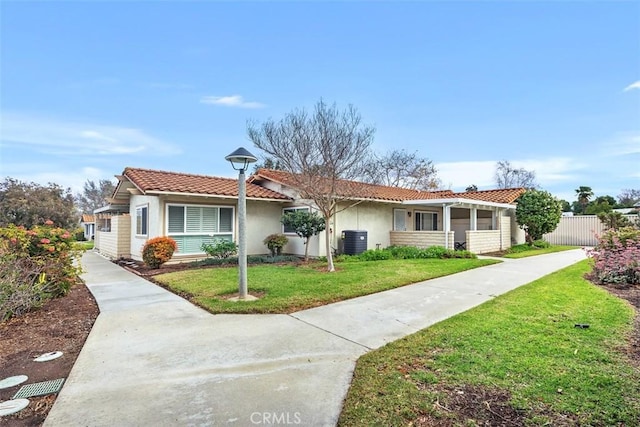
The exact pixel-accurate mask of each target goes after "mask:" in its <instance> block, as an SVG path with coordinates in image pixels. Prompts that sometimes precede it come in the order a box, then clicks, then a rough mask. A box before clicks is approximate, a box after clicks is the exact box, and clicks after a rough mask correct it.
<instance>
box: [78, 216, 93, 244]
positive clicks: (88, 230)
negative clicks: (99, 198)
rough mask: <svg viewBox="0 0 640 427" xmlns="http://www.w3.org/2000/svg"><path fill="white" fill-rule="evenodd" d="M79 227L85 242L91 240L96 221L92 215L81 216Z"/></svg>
mask: <svg viewBox="0 0 640 427" xmlns="http://www.w3.org/2000/svg"><path fill="white" fill-rule="evenodd" d="M80 227H82V233H83V235H84V238H85V240H93V237H94V236H95V234H96V219H95V216H94V215H89V214H82V216H81V217H80Z"/></svg>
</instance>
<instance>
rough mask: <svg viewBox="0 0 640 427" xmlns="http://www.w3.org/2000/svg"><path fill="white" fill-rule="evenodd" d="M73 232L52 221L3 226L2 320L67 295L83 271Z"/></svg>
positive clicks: (0, 240)
mask: <svg viewBox="0 0 640 427" xmlns="http://www.w3.org/2000/svg"><path fill="white" fill-rule="evenodd" d="M72 244H73V239H72V236H71V233H69V232H68V231H67V230H65V229H63V228H59V227H54V226H53V223H52V222H51V221H47V222H45V224H44V225H42V226H40V225H36V226H34V227H32V228H31V229H26V228H25V227H22V226H20V227H17V226H15V225H13V224H9V226H7V227H4V228H0V320H4V319H6V318H9V317H11V316H13V315H18V314H21V313H24V312H26V311H29V310H31V309H32V308H35V307H38V306H39V305H41V304H42V303H44V302H45V301H47V300H48V299H50V298H55V297H58V296H62V295H65V294H66V293H67V292H68V291H69V289H71V286H72V285H73V284H74V283H76V280H77V276H78V274H79V273H80V269H79V267H77V266H76V265H74V262H73V261H74V255H75V254H76V251H74V250H73V247H72Z"/></svg>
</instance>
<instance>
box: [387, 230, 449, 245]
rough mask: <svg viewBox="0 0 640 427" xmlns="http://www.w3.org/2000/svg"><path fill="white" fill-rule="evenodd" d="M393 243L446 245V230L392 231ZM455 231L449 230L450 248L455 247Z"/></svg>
mask: <svg viewBox="0 0 640 427" xmlns="http://www.w3.org/2000/svg"><path fill="white" fill-rule="evenodd" d="M389 234H390V236H391V244H392V245H396V246H416V247H418V248H428V247H429V246H445V232H444V231H391V232H390V233H389ZM453 236H454V233H453V231H450V232H449V244H448V247H449V249H453V247H454V245H453V244H454V240H453Z"/></svg>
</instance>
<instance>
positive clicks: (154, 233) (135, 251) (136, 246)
mask: <svg viewBox="0 0 640 427" xmlns="http://www.w3.org/2000/svg"><path fill="white" fill-rule="evenodd" d="M144 206H147V207H148V210H147V212H148V221H147V235H146V236H136V209H137V208H139V207H144ZM129 215H131V224H130V236H131V258H133V259H136V260H139V261H141V260H142V248H143V247H144V244H145V243H146V242H147V240H149V239H152V238H154V237H158V236H164V233H163V232H162V212H161V209H160V199H159V198H158V197H157V196H140V195H133V196H131V199H130V202H129Z"/></svg>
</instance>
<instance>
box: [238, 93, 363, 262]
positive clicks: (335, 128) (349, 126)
mask: <svg viewBox="0 0 640 427" xmlns="http://www.w3.org/2000/svg"><path fill="white" fill-rule="evenodd" d="M374 132H375V129H374V128H373V127H371V126H366V125H364V124H362V119H361V116H360V114H359V113H358V112H357V110H356V109H355V108H354V107H353V106H352V105H349V106H348V107H347V108H346V109H345V110H343V111H339V110H338V108H337V107H336V105H335V104H333V105H331V106H328V105H327V104H325V103H324V101H322V100H320V101H319V102H318V103H317V104H316V105H315V108H314V110H313V112H311V113H308V112H307V111H305V110H304V109H300V110H294V111H292V112H291V113H288V114H287V115H286V116H285V117H284V118H283V119H282V120H280V121H278V122H276V121H274V120H272V119H269V120H267V121H266V122H264V123H263V124H262V125H257V124H256V123H252V122H250V123H248V124H247V133H248V136H249V139H250V140H251V141H252V142H253V143H254V145H255V146H256V147H258V148H259V149H261V150H262V151H264V152H265V153H266V154H267V155H269V156H271V157H272V158H273V159H275V160H276V161H278V162H279V164H280V167H281V168H282V170H283V171H286V172H289V173H291V179H292V180H293V186H294V187H295V188H296V190H297V191H298V192H299V194H300V197H302V198H304V199H308V200H311V201H312V202H313V203H314V204H315V205H316V207H317V208H318V210H319V211H320V213H321V214H322V216H323V218H324V220H325V233H326V239H325V241H326V253H327V270H328V271H335V267H334V265H333V257H332V252H331V231H332V230H331V228H330V225H329V223H330V219H331V217H332V216H333V215H335V213H336V208H337V204H338V201H339V197H338V194H339V192H338V186H339V181H340V180H343V179H354V178H356V177H359V176H362V173H363V168H364V166H365V159H366V158H367V156H368V153H369V147H370V145H371V142H372V141H373V134H374Z"/></svg>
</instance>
